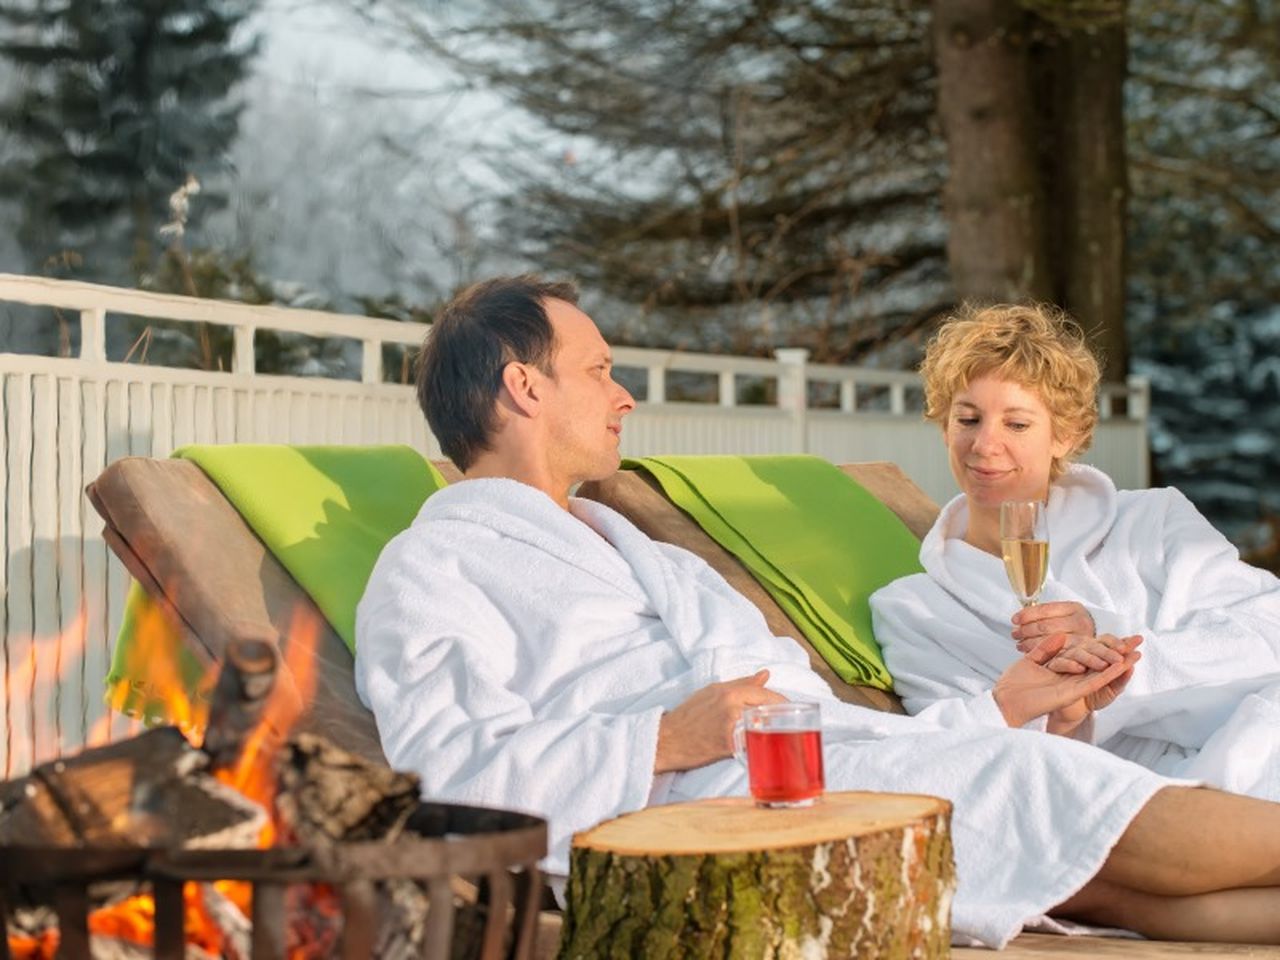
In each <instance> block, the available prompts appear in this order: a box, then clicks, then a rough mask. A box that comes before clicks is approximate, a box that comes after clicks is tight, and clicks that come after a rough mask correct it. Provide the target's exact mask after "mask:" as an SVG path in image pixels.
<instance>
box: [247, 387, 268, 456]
mask: <svg viewBox="0 0 1280 960" xmlns="http://www.w3.org/2000/svg"><path fill="white" fill-rule="evenodd" d="M252 438H253V442H254V443H268V442H270V438H271V391H270V390H255V391H253V434H252Z"/></svg>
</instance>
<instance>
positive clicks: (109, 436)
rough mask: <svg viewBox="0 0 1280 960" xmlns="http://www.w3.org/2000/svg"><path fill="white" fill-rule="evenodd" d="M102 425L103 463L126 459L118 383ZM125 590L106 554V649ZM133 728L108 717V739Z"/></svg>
mask: <svg viewBox="0 0 1280 960" xmlns="http://www.w3.org/2000/svg"><path fill="white" fill-rule="evenodd" d="M103 426H104V429H105V434H106V462H107V463H111V462H113V461H115V460H118V459H120V458H121V457H127V456H129V454H130V452H131V450H130V447H131V441H130V437H129V389H128V384H126V383H124V382H123V381H121V380H111V381H109V382H108V383H107V384H106V390H105V392H104V402H103ZM128 589H129V575H128V573H126V572H125V569H124V567H123V566H122V565H121V563H120V561H119V560H118V559H116V557H115V555H114V554H109V555H108V562H107V596H106V600H107V602H106V634H107V645H108V648H109V649H110V648H114V646H115V642H116V636H117V635H118V634H119V632H120V622H121V620H122V619H123V618H124V603H125V596H126V594H127V592H128ZM134 727H135V725H134V724H133V723H131V722H130V721H129V719H128V718H127V717H124V716H121V715H118V714H117V715H114V716H112V717H111V727H110V736H111V739H112V740H118V739H121V738H123V737H127V736H129V735H130V733H131V732H132V730H133V729H134Z"/></svg>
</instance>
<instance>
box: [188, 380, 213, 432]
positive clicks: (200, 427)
mask: <svg viewBox="0 0 1280 960" xmlns="http://www.w3.org/2000/svg"><path fill="white" fill-rule="evenodd" d="M192 406H193V408H194V418H195V428H196V433H195V442H196V443H217V439H218V438H217V434H216V433H215V431H214V425H213V387H205V386H200V387H196V389H195V396H194V397H193V398H192Z"/></svg>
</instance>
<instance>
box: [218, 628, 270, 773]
mask: <svg viewBox="0 0 1280 960" xmlns="http://www.w3.org/2000/svg"><path fill="white" fill-rule="evenodd" d="M276 641H277V638H276V637H274V636H270V635H268V634H266V633H260V634H259V635H257V636H255V635H253V633H242V634H241V635H240V636H239V637H238V638H237V639H235V640H232V641H231V642H230V643H229V644H227V655H226V657H227V658H226V661H225V662H224V663H223V665H222V671H221V672H220V673H219V674H218V682H217V684H216V685H215V686H214V688H213V695H212V699H211V701H210V704H209V723H208V726H207V727H206V728H205V732H204V742H203V743H202V744H201V749H202V750H204V752H205V753H207V754H208V755H209V757H210V759H211V760H212V761H213V765H214V767H215V768H218V769H227V768H230V767H232V766H234V765H235V762H236V760H237V758H239V756H240V753H241V751H242V750H243V749H244V745H245V741H246V739H247V737H248V736H249V733H250V731H252V730H253V729H254V728H256V727H257V726H258V725H259V724H260V723H261V722H262V720H263V712H264V709H265V707H266V705H267V699H268V697H269V696H270V694H271V691H272V690H273V689H274V687H275V681H276V672H277V668H278V666H279V659H280V658H279V655H278V654H277V652H276V651H277V649H278V648H277V645H276Z"/></svg>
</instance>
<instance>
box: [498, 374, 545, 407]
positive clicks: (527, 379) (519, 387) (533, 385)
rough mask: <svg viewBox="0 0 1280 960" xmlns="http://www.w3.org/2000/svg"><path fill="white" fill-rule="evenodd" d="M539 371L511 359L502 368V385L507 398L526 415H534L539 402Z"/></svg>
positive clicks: (540, 404) (539, 404)
mask: <svg viewBox="0 0 1280 960" xmlns="http://www.w3.org/2000/svg"><path fill="white" fill-rule="evenodd" d="M540 375H541V374H540V371H539V370H538V368H537V367H534V366H532V365H530V364H526V363H521V362H520V361H518V360H512V361H511V362H510V363H508V364H507V365H506V366H505V367H503V368H502V386H503V389H504V390H505V392H506V394H507V400H508V402H509V403H510V404H511V406H512V407H514V408H515V409H516V410H517V411H519V412H520V413H521V414H523V415H524V416H526V417H536V416H537V415H538V410H539V408H540V407H541V406H542V403H541V396H542V394H541V382H540V380H539V377H540Z"/></svg>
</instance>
